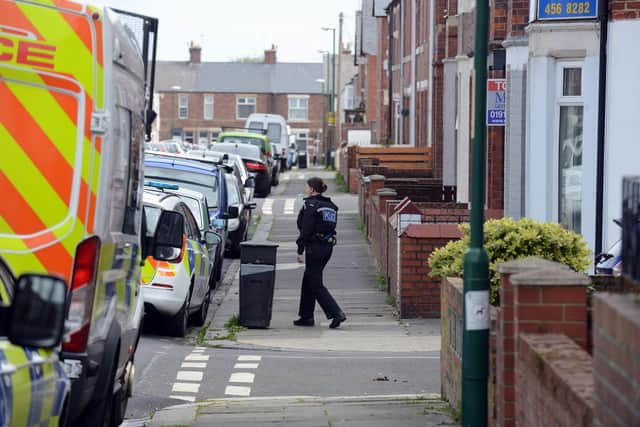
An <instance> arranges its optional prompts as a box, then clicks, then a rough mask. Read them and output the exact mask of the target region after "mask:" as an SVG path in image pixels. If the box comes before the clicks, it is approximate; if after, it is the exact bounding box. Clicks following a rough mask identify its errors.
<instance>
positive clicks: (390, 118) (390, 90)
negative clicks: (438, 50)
mask: <svg viewBox="0 0 640 427" xmlns="http://www.w3.org/2000/svg"><path fill="white" fill-rule="evenodd" d="M387 28H388V30H389V55H388V59H387V76H388V79H389V88H388V92H387V100H388V103H389V105H387V110H388V111H387V145H388V144H389V141H390V140H391V131H392V129H393V127H392V123H393V14H392V13H391V9H387ZM396 143H397V141H396Z"/></svg>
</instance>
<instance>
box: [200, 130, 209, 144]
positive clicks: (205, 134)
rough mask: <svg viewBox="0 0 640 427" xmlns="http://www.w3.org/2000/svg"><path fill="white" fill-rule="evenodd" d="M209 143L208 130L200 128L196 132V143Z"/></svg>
mask: <svg viewBox="0 0 640 427" xmlns="http://www.w3.org/2000/svg"><path fill="white" fill-rule="evenodd" d="M208 143H209V132H208V131H206V130H201V131H200V132H198V144H201V145H206V144H208Z"/></svg>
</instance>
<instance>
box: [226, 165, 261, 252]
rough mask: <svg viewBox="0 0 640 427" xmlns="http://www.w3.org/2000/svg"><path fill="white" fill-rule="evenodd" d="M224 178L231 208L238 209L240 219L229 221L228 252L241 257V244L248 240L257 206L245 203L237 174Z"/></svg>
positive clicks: (227, 175)
mask: <svg viewBox="0 0 640 427" xmlns="http://www.w3.org/2000/svg"><path fill="white" fill-rule="evenodd" d="M224 176H225V179H226V181H227V190H228V192H229V206H236V207H237V208H238V217H237V218H234V219H229V220H228V221H227V242H228V243H229V244H228V245H227V251H228V253H229V255H231V256H239V255H240V243H242V242H244V241H245V240H247V236H248V234H249V226H250V225H251V216H252V210H253V209H255V208H256V204H255V203H247V202H245V199H244V194H243V192H242V190H241V189H240V180H239V179H238V177H237V176H236V175H235V174H233V173H231V172H229V173H225V175H224Z"/></svg>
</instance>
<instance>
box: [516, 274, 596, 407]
mask: <svg viewBox="0 0 640 427" xmlns="http://www.w3.org/2000/svg"><path fill="white" fill-rule="evenodd" d="M510 281H511V285H512V286H513V316H514V319H513V334H514V335H513V336H514V337H515V339H516V340H517V339H518V336H519V334H520V333H533V334H545V333H556V334H564V335H566V336H567V337H568V338H570V339H571V340H573V341H574V342H575V343H576V344H578V345H579V346H581V347H582V348H583V349H585V350H586V348H587V330H588V328H587V286H588V285H589V283H590V280H589V277H588V276H586V275H585V274H582V273H576V272H575V271H571V270H569V269H566V268H554V269H544V270H531V271H527V272H524V273H519V274H516V275H512V276H511V277H510ZM516 342H517V341H516ZM517 351H518V350H517V347H516V350H515V354H514V359H515V361H516V365H517V363H518V362H517V361H518V354H517ZM517 369H518V368H517V366H516V371H517ZM519 387H520V386H519V384H518V382H517V381H515V392H516V393H515V394H516V395H518V393H521V392H520V391H519ZM522 405H525V403H524V402H521V403H518V401H517V399H515V412H516V414H519V413H521V412H522V411H523V410H524V408H523V407H522Z"/></svg>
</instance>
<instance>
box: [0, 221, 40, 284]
mask: <svg viewBox="0 0 640 427" xmlns="http://www.w3.org/2000/svg"><path fill="white" fill-rule="evenodd" d="M0 233H1V234H8V235H15V234H16V233H15V231H14V230H13V229H12V228H11V227H10V226H9V224H8V223H7V222H6V221H5V220H4V218H2V217H1V216H0ZM0 248H2V250H1V251H0V252H2V257H3V258H4V260H5V261H6V262H7V263H8V264H9V265H10V266H11V269H12V270H13V272H14V273H16V272H18V271H20V272H23V271H29V273H46V272H47V269H46V268H45V267H44V265H42V263H41V262H40V260H38V257H37V256H35V255H34V254H33V253H31V252H26V251H27V250H28V249H29V247H28V246H27V245H25V244H24V242H23V241H22V240H18V239H12V238H8V237H0ZM7 251H12V252H21V254H20V255H17V254H15V253H9V252H7Z"/></svg>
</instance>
